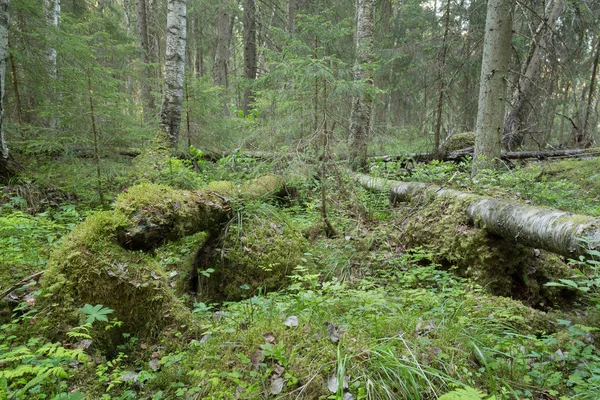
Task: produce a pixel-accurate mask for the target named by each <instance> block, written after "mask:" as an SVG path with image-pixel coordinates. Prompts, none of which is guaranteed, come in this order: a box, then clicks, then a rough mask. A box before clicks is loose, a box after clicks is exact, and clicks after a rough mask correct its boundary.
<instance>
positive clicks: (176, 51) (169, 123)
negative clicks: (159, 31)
mask: <svg viewBox="0 0 600 400" xmlns="http://www.w3.org/2000/svg"><path fill="white" fill-rule="evenodd" d="M185 40H186V0H169V1H168V3H167V43H166V55H165V78H164V87H163V103H162V110H161V113H160V130H161V134H163V135H165V136H166V138H167V139H168V140H169V143H170V144H171V146H172V147H176V146H177V142H178V139H179V127H180V125H181V107H182V103H183V78H184V73H185Z"/></svg>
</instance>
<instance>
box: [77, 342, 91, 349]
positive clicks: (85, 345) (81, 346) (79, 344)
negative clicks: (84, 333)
mask: <svg viewBox="0 0 600 400" xmlns="http://www.w3.org/2000/svg"><path fill="white" fill-rule="evenodd" d="M91 344H92V341H91V340H90V339H83V340H82V341H81V342H77V344H76V345H75V348H76V349H81V350H85V349H87V348H88V347H90V345H91Z"/></svg>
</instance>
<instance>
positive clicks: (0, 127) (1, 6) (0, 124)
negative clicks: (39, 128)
mask: <svg viewBox="0 0 600 400" xmlns="http://www.w3.org/2000/svg"><path fill="white" fill-rule="evenodd" d="M8 5H9V0H0V153H1V154H0V155H1V157H0V174H3V172H4V171H3V170H4V169H5V166H6V165H7V164H8V145H7V144H6V138H5V137H4V78H5V77H6V58H7V57H8V16H9V14H8Z"/></svg>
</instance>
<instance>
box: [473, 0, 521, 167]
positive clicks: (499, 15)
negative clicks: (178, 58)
mask: <svg viewBox="0 0 600 400" xmlns="http://www.w3.org/2000/svg"><path fill="white" fill-rule="evenodd" d="M513 3H514V0H489V1H488V8H487V17H486V23H485V38H484V43H483V60H482V63H481V78H480V87H479V108H478V111H477V125H476V128H475V132H476V136H475V155H474V158H473V175H476V174H477V172H478V171H479V170H481V169H485V168H494V167H495V166H496V164H497V162H496V159H497V158H498V157H499V156H500V150H501V148H502V127H503V122H504V102H505V96H506V78H507V75H508V63H509V61H510V43H511V38H512V5H513Z"/></svg>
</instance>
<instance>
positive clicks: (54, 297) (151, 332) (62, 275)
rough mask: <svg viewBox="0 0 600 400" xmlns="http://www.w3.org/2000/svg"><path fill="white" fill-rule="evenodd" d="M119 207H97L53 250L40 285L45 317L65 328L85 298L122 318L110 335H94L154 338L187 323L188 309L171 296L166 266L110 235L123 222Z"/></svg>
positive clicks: (105, 339)
mask: <svg viewBox="0 0 600 400" xmlns="http://www.w3.org/2000/svg"><path fill="white" fill-rule="evenodd" d="M127 223H128V221H127V218H126V217H125V216H124V215H123V214H122V213H120V212H108V211H107V212H100V213H98V214H95V215H93V216H91V217H89V218H88V219H87V220H86V221H85V222H84V223H82V224H80V225H79V226H78V227H77V228H76V229H75V230H74V231H73V232H72V233H71V234H70V235H69V236H68V237H67V239H66V240H65V242H64V243H63V244H62V246H61V247H60V248H58V249H57V250H56V251H55V252H53V254H52V256H51V257H50V260H49V262H48V272H47V273H46V274H45V275H44V277H43V280H42V288H43V289H44V291H45V293H47V294H50V295H51V296H46V297H43V298H42V304H43V306H46V309H47V310H48V312H47V316H48V317H49V318H50V320H51V321H53V322H54V323H55V324H56V325H57V326H60V327H64V328H65V329H68V327H69V326H74V325H76V324H78V323H79V322H80V318H81V314H80V313H79V312H78V309H79V308H81V307H82V306H83V305H85V304H86V303H88V304H91V305H96V304H102V305H103V306H105V307H109V308H111V309H113V310H114V314H112V315H111V317H115V318H117V319H118V320H120V321H122V322H123V326H122V328H121V330H120V331H119V332H115V331H111V335H110V336H109V335H108V334H107V333H105V332H104V329H103V327H101V326H98V327H97V329H96V333H95V337H96V338H97V339H98V340H99V342H101V344H102V345H103V346H112V345H114V342H117V341H118V340H119V339H120V335H119V333H120V332H128V333H131V334H134V335H136V336H138V337H140V338H141V337H144V338H148V337H154V336H156V335H158V333H160V332H161V330H162V329H165V328H166V327H167V326H169V325H172V324H187V323H189V321H190V319H189V313H188V312H187V311H186V310H185V308H184V307H183V305H182V304H181V303H180V302H179V300H178V299H177V298H176V297H175V296H174V295H173V293H172V291H171V289H170V286H169V283H168V279H167V276H166V274H165V271H164V270H163V268H162V267H161V265H160V264H158V263H157V262H156V260H154V259H153V258H152V257H151V256H150V255H148V254H144V253H140V252H132V251H127V250H125V249H123V248H122V247H121V246H119V245H118V244H117V243H116V241H115V240H114V239H113V238H114V237H115V233H116V232H117V231H118V230H119V229H120V228H122V227H123V226H125V225H127Z"/></svg>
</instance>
